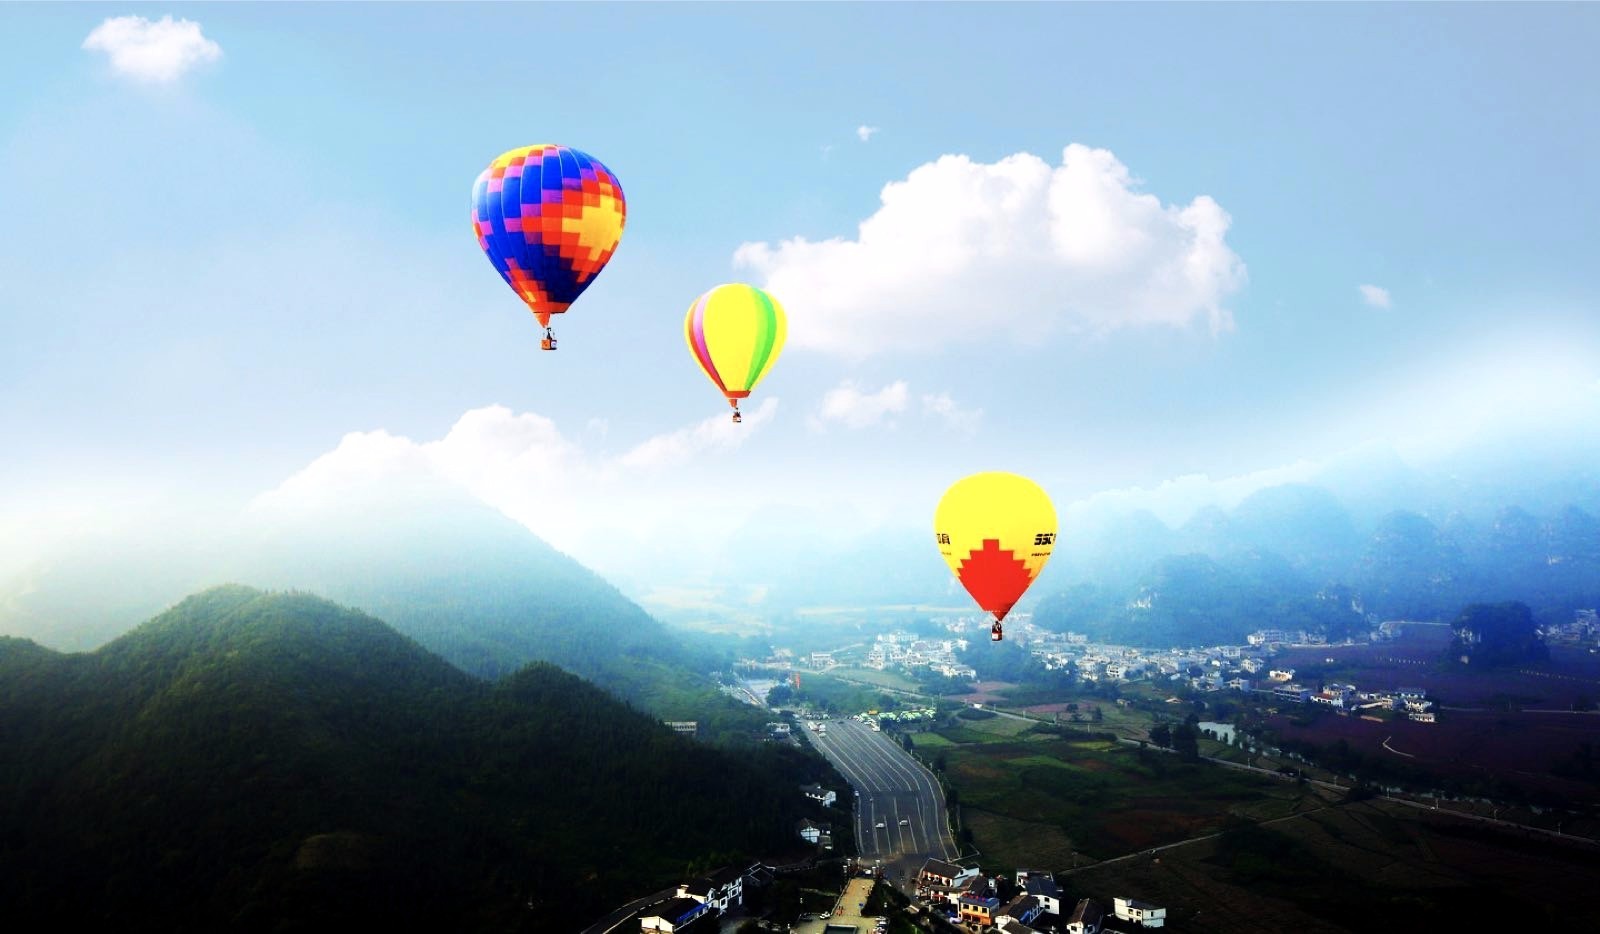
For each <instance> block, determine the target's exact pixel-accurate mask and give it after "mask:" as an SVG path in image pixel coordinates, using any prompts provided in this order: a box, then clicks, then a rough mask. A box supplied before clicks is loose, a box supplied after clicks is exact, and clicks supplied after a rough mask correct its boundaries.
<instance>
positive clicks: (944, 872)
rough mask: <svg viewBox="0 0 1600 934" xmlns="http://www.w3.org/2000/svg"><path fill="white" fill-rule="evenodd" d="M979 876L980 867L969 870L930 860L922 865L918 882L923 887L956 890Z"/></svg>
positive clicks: (940, 860)
mask: <svg viewBox="0 0 1600 934" xmlns="http://www.w3.org/2000/svg"><path fill="white" fill-rule="evenodd" d="M977 875H978V867H976V866H974V867H972V868H971V869H968V868H966V867H964V866H957V865H956V864H955V863H947V862H945V861H944V860H942V859H929V860H928V861H927V862H926V863H923V864H922V871H921V872H919V873H917V882H919V883H920V884H922V885H939V886H944V887H946V888H954V887H955V886H957V885H960V884H961V883H963V882H965V881H966V880H968V879H972V878H974V877H976V876H977Z"/></svg>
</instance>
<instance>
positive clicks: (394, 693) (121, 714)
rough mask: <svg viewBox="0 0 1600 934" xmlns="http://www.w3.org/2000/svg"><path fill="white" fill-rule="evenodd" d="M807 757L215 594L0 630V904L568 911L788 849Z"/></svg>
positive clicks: (310, 615)
mask: <svg viewBox="0 0 1600 934" xmlns="http://www.w3.org/2000/svg"><path fill="white" fill-rule="evenodd" d="M802 758H803V757H800V756H799V755H798V754H797V753H786V752H784V751H782V750H777V749H774V748H770V747H769V748H767V749H765V750H762V751H761V752H760V754H750V753H744V754H739V755H735V754H730V753H725V752H721V751H719V750H716V749H714V748H711V747H708V746H705V745H703V744H698V743H694V742H692V741H689V740H686V739H684V738H682V737H679V736H677V735H675V734H674V733H673V732H672V731H671V730H669V729H667V728H666V727H664V726H662V725H661V724H660V723H659V722H657V721H656V720H655V719H654V718H651V717H648V716H645V715H643V714H640V713H636V712H634V711H633V710H630V709H628V708H627V707H625V706H624V705H623V704H622V703H621V702H619V701H616V700H614V699H613V698H611V697H609V696H608V695H606V694H605V693H603V692H601V691H599V690H597V689H596V688H594V687H593V686H591V685H589V684H587V683H585V682H584V681H582V680H580V679H578V678H576V677H573V676H571V675H569V674H566V673H564V672H561V671H559V670H557V669H555V668H553V667H551V666H548V665H541V664H536V665H533V666H531V667H528V668H526V669H524V670H521V671H519V672H516V673H514V674H512V675H509V676H507V677H506V678H504V679H502V680H500V681H499V682H497V683H494V684H490V683H487V682H485V681H482V680H479V679H476V678H473V677H471V676H469V675H467V674H465V673H463V672H461V671H460V670H459V669H457V668H455V667H453V666H451V665H450V664H448V663H447V662H445V661H444V660H443V659H441V658H439V657H437V656H435V655H432V654H430V653H428V652H427V651H425V650H424V649H423V648H422V647H421V646H419V645H417V644H416V643H415V642H414V641H412V640H411V639H408V638H406V637H405V636H403V635H401V634H399V633H398V632H396V631H394V630H393V629H391V628H390V627H389V626H387V625H385V624H384V623H382V622H379V621H378V620H376V619H373V618H371V617H369V616H366V615H363V614H361V613H358V612H356V611H352V610H348V609H344V608H341V607H339V606H336V605H334V604H331V603H329V602H327V601H324V600H322V599H320V598H317V597H312V596H309V595H295V594H264V593H262V592H259V591H256V590H252V589H250V588H245V587H237V586H235V587H223V588H217V589H213V590H210V591H207V592H205V593H202V594H199V595H196V596H194V597H191V598H189V599H186V600H184V601H183V602H181V603H179V604H178V605H177V606H176V607H174V608H173V609H171V610H169V611H168V612H166V613H164V614H162V615H161V616H159V617H157V618H155V619H153V620H151V621H150V622H148V623H145V624H144V625H142V626H139V627H138V628H136V629H134V630H133V631H132V632H130V633H128V634H126V635H124V636H122V637H120V638H118V639H116V640H114V641H113V642H111V643H110V644H108V645H106V646H104V647H102V648H100V649H99V650H97V651H95V652H92V653H87V654H74V655H63V654H59V653H56V652H53V651H51V650H48V649H45V648H42V647H40V646H38V645H36V644H34V643H31V642H28V641H25V640H20V639H13V638H0V828H3V829H4V831H3V834H0V904H4V905H5V906H6V910H5V914H6V916H7V918H8V920H11V921H16V922H38V921H42V920H44V919H49V920H50V921H51V922H52V923H69V922H106V923H110V924H113V925H115V926H116V927H117V928H119V929H122V928H129V929H134V930H145V929H152V930H153V929H161V930H221V929H229V930H258V929H260V930H266V929H271V930H285V931H288V930H302V929H316V930H326V929H329V928H331V927H332V926H334V925H335V924H336V923H337V924H351V925H358V926H361V927H363V928H364V927H368V926H371V925H373V924H378V925H382V926H396V927H398V928H399V929H406V930H416V929H428V930H466V929H470V930H571V929H574V928H575V927H577V926H579V924H580V922H582V921H587V920H589V919H590V918H592V917H595V916H598V915H599V914H601V913H603V910H604V909H605V908H607V907H610V906H611V902H614V901H617V900H618V899H619V896H621V895H624V894H637V893H639V892H643V891H650V890H652V888H653V887H655V886H658V885H660V884H663V883H669V882H673V881H677V880H676V876H677V875H678V874H680V873H682V872H683V871H684V867H685V865H686V864H688V863H690V862H696V863H697V864H699V865H702V866H704V865H705V864H706V861H707V860H712V859H732V858H734V857H735V856H736V855H746V856H748V855H762V856H765V855H773V854H776V853H780V852H783V851H785V850H787V849H789V848H791V847H792V844H793V841H792V840H791V839H790V838H791V836H792V829H791V828H792V826H793V824H794V823H795V821H797V820H799V819H800V818H801V817H803V816H813V815H810V814H809V812H808V811H807V809H806V807H805V806H804V805H805V799H804V798H803V796H801V795H800V794H798V793H797V792H796V790H795V787H796V785H797V784H798V783H799V782H800V781H803V780H805V779H804V778H803V776H805V775H806V774H807V771H806V770H807V769H808V768H809V769H811V771H813V772H815V771H817V770H818V769H822V770H825V769H826V766H825V765H823V764H821V763H820V762H808V761H802ZM797 775H799V776H802V778H799V779H797V778H796V776H797ZM814 777H823V776H821V775H817V776H814Z"/></svg>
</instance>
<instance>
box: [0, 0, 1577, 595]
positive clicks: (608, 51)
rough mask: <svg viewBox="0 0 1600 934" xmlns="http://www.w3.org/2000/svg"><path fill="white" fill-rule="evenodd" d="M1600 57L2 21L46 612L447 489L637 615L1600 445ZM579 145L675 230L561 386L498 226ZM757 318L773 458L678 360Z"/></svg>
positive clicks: (467, 21) (1538, 26) (616, 284)
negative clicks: (779, 334) (497, 249)
mask: <svg viewBox="0 0 1600 934" xmlns="http://www.w3.org/2000/svg"><path fill="white" fill-rule="evenodd" d="M1597 46H1600V6H1596V5H1592V4H1566V5H1553V4H1552V5H1534V4H1519V5H1516V6H1514V7H1513V6H1511V5H1499V4H1416V5H1411V4H1381V5H1379V4H1288V3H1285V4H1267V3H1260V4H1234V5H1213V4H1183V5H1163V4H1152V3H1138V4H1017V5H1011V4H998V3H983V4H971V5H969V4H955V3H950V4H936V5H923V4H901V3H895V4H870V5H868V4H860V5H858V4H835V3H828V4H720V3H719V4H673V3H649V4H644V3H638V4H632V3H630V4H615V5H608V4H583V5H576V4H572V5H567V4H537V5H534V4H515V3H496V4H487V5H472V4H450V5H432V4H420V3H419V4H395V5H389V4H378V3H371V4H342V5H323V4H203V5H184V4H175V5H158V4H120V5H117V4H114V5H99V4H63V5H58V4H5V5H0V87H4V88H5V89H6V92H5V93H4V94H0V175H3V177H4V178H5V179H6V180H7V181H6V183H5V184H4V185H0V438H3V439H4V445H5V451H6V456H4V457H0V575H4V574H6V573H8V572H12V571H15V570H16V569H17V568H19V567H22V566H25V565H26V564H27V563H28V562H29V561H31V560H35V559H37V558H39V557H40V556H42V555H44V554H45V553H46V552H47V551H48V550H49V548H50V547H52V544H53V543H58V542H61V541H67V540H70V539H71V537H72V536H73V535H77V534H81V533H83V532H85V531H92V530H97V529H105V528H108V527H110V526H113V525H115V524H117V523H118V522H122V523H150V522H152V521H154V522H158V523H159V522H161V521H164V520H165V519H166V518H170V517H171V516H174V515H176V514H178V513H180V512H182V511H184V510H194V509H201V508H205V509H212V510H217V511H221V512H228V511H235V512H237V511H241V510H254V511H260V510H267V511H270V510H272V509H275V508H282V507H284V506H286V505H288V504H292V503H295V502H301V503H304V502H316V501H318V499H319V498H322V499H328V498H332V499H338V498H340V497H344V496H348V495H350V492H351V491H352V490H360V489H364V488H368V487H370V486H372V485H374V484H377V483H380V482H381V481H384V480H386V479H394V478H403V477H406V476H414V475H419V474H421V475H428V476H431V477H442V478H444V479H446V480H447V481H448V482H451V483H455V484H459V485H461V486H463V487H465V488H467V489H468V490H470V491H472V492H473V493H474V494H475V495H478V496H480V497H482V498H483V499H484V500H486V501H487V502H490V503H491V504H493V505H495V506H497V507H498V508H501V509H502V510H504V511H505V512H506V513H507V514H509V515H511V516H512V517H513V518H516V519H518V520H519V521H521V522H523V523H524V524H526V525H527V526H528V527H529V528H531V529H532V530H533V531H535V532H537V533H539V534H540V535H542V536H543V537H545V538H547V539H548V540H550V541H551V542H552V543H554V544H556V545H557V546H558V547H561V548H563V549H565V550H568V551H570V552H571V553H573V554H574V555H575V556H577V557H579V558H580V560H584V561H586V562H587V563H589V564H591V565H592V566H595V567H597V568H598V569H600V570H601V571H603V572H604V571H607V570H608V569H611V568H619V567H621V566H623V565H624V564H626V562H625V561H624V560H623V559H622V558H620V557H619V552H621V551H624V550H626V549H627V548H628V547H629V546H630V545H632V544H637V543H640V542H657V543H659V542H663V541H665V542H680V543H683V544H684V545H685V547H689V546H691V545H693V546H695V547H699V546H700V545H706V544H708V543H712V542H715V541H718V540H721V539H722V538H723V537H725V536H727V535H728V534H730V533H732V532H733V531H735V530H737V529H739V528H740V527H741V526H743V525H744V524H745V523H747V522H749V521H751V517H752V516H760V515H762V514H763V510H765V509H769V508H771V507H775V506H786V507H791V508H792V507H796V506H798V507H801V508H804V509H807V510H811V511H813V512H814V514H815V515H816V516H819V517H823V518H824V519H825V520H826V521H828V522H836V523H838V524H839V526H840V527H841V528H853V529H855V530H858V531H859V530H865V529H868V528H870V527H872V526H874V525H877V524H880V523H891V524H892V523H897V522H908V523H912V524H916V525H920V524H923V523H931V516H932V512H933V508H934V505H935V504H936V502H937V499H938V497H939V495H940V494H941V493H942V492H943V490H944V489H945V488H946V487H948V486H949V485H950V484H951V483H953V482H954V481H955V480H957V479H959V478H960V477H962V476H964V475H966V474H969V473H972V472H976V471H980V470H1011V471H1015V472H1018V473H1022V474H1024V475H1027V476H1030V477H1032V478H1034V479H1035V480H1037V481H1038V482H1040V483H1041V484H1042V485H1043V486H1044V487H1045V489H1046V490H1047V491H1048V492H1049V493H1050V495H1051V496H1052V498H1053V499H1054V500H1055V501H1056V502H1057V503H1058V504H1070V503H1076V502H1082V501H1085V500H1089V499H1091V498H1094V497H1097V496H1100V497H1105V496H1118V497H1122V498H1127V497H1129V496H1130V495H1131V496H1132V497H1133V498H1134V499H1135V500H1137V499H1138V498H1139V497H1140V496H1143V495H1145V494H1149V495H1150V496H1154V497H1157V498H1159V497H1160V496H1162V495H1167V496H1168V497H1169V498H1170V494H1171V493H1172V491H1173V490H1175V489H1181V490H1184V491H1186V492H1185V498H1184V503H1183V506H1184V508H1192V507H1193V506H1194V505H1195V504H1197V503H1199V502H1201V501H1203V500H1204V499H1205V498H1206V497H1207V496H1231V497H1233V498H1235V499H1236V498H1237V495H1238V491H1239V490H1240V489H1248V488H1249V487H1250V485H1251V483H1258V482H1267V480H1268V479H1271V478H1283V477H1291V478H1292V477H1294V476H1298V475H1300V474H1302V473H1304V470H1303V469H1302V468H1303V465H1304V464H1306V463H1308V462H1317V461H1320V460H1324V459H1328V458H1333V457H1336V456H1338V455H1339V454H1340V453H1341V452H1344V451H1348V450H1351V449H1355V448H1358V447H1360V446H1361V445H1363V444H1368V443H1371V442H1373V441H1375V440H1378V441H1385V442H1389V443H1393V444H1394V445H1396V446H1397V448H1398V449H1399V450H1401V451H1402V453H1403V454H1405V455H1406V456H1407V457H1410V458H1419V459H1426V458H1427V457H1430V456H1445V454H1447V453H1448V451H1449V450H1450V449H1451V448H1452V446H1454V445H1459V444H1460V443H1462V442H1463V441H1464V440H1465V439H1467V438H1469V437H1472V436H1474V434H1475V433H1479V434H1481V432H1482V431H1484V430H1486V427H1485V426H1486V425H1489V424H1490V423H1494V422H1497V421H1498V422H1507V423H1511V422H1521V423H1526V422H1527V421H1528V420H1529V419H1535V418H1537V417H1538V416H1540V415H1541V414H1546V415H1548V414H1550V413H1557V414H1559V415H1560V416H1561V418H1560V419H1558V421H1559V422H1560V423H1561V424H1562V425H1564V426H1565V427H1566V428H1567V429H1568V430H1573V426H1574V425H1576V429H1575V430H1578V431H1583V430H1584V429H1585V427H1586V426H1591V427H1593V429H1594V431H1595V432H1596V433H1600V419H1597V418H1595V416H1596V414H1597V413H1600V364H1597V361H1600V272H1597V269H1600V263H1597V262H1596V260H1595V244H1596V243H1600V173H1595V172H1594V171H1593V164H1594V154H1595V153H1596V152H1600V98H1597V97H1596V95H1595V94H1594V93H1593V89H1594V88H1595V87H1600V62H1597V60H1596V58H1595V56H1594V55H1593V54H1592V51H1593V49H1594V48H1596V47H1597ZM539 142H559V143H563V144H565V145H569V146H574V147H577V148H579V149H582V150H583V151H585V152H588V153H590V154H592V155H594V156H595V157H596V158H598V159H600V160H601V161H602V162H603V163H604V164H605V165H607V166H608V167H609V168H610V169H611V170H612V171H613V172H614V173H615V174H616V176H617V177H618V179H619V180H620V182H621V185H622V187H623V190H624V192H625V193H626V197H627V202H628V216H627V226H626V229H625V232H624V234H623V237H622V241H621V243H620V245H619V247H618V249H617V251H616V254H615V256H614V257H613V259H612V261H611V263H610V264H609V266H607V268H606V269H605V270H604V272H603V273H601V275H600V276H599V277H598V279H597V280H596V281H595V283H594V285H593V286H592V287H591V288H590V289H589V290H588V291H587V292H586V293H585V294H584V295H583V297H582V298H581V299H580V300H579V302H578V303H577V304H576V305H575V306H574V307H573V309H572V311H571V312H570V313H568V314H566V315H564V316H562V317H561V318H558V319H556V322H557V335H558V336H559V337H560V339H561V344H560V346H561V349H560V350H559V351H558V352H556V353H541V352H540V351H539V350H538V339H539V337H540V336H541V335H540V331H539V329H538V327H537V326H536V324H535V323H534V321H533V320H532V318H531V316H530V315H529V314H528V313H527V311H526V309H525V308H524V306H523V305H522V304H521V302H520V301H519V300H518V299H517V298H516V297H515V296H514V295H513V294H512V293H511V292H510V290H509V289H507V288H506V286H505V284H504V283H503V282H502V281H501V280H500V278H499V277H498V276H497V275H496V274H495V272H494V270H493V269H492V267H491V266H490V264H489V262H488V261H487V260H486V259H485V257H484V256H483V255H482V253H481V251H480V250H479V248H478V245H477V243H476V240H475V238H474V237H473V235H472V233H471V232H470V231H469V226H468V222H467V218H468V198H469V195H470V189H471V185H472V182H473V180H474V179H475V178H476V176H477V174H478V173H479V172H480V171H481V170H482V169H483V167H484V166H485V165H487V164H488V162H489V161H490V160H491V159H492V158H494V157H495V156H496V155H498V154H499V153H501V152H503V151H505V150H508V149H512V148H515V147H518V146H525V145H530V144H533V143H539ZM734 281H744V282H750V283H752V284H755V285H759V286H762V287H764V288H767V289H768V290H769V291H771V292H772V293H773V294H774V295H775V296H777V297H778V298H779V300H780V301H781V302H782V303H783V304H784V306H785V308H786V309H787V312H788V316H789V322H790V325H789V326H790V336H789V343H788V345H787V346H786V348H785V349H784V351H783V354H782V356H781V358H780V359H779V361H778V362H777V364H776V366H775V367H774V369H773V370H772V372H771V374H770V375H769V376H768V377H767V379H766V380H765V381H764V382H763V383H762V384H761V385H760V386H759V387H758V389H757V390H756V393H755V394H754V396H753V397H752V398H751V399H750V400H749V401H748V403H747V404H746V405H745V410H746V412H747V417H746V419H745V421H744V423H743V424H742V425H733V424H732V423H731V422H729V420H728V410H727V406H726V404H725V403H724V402H723V400H722V399H721V397H720V394H719V393H718V392H717V391H716V390H715V389H714V387H713V386H712V385H711V384H710V383H709V382H708V381H707V379H706V378H705V376H704V375H703V374H702V373H701V372H700V371H699V369H698V368H697V367H696V366H695V364H694V362H693V360H692V358H691V357H690V355H689V352H688V350H687V348H686V347H685V346H684V342H683V337H682V321H683V315H684V312H685V310H686V309H687V308H688V307H689V305H690V304H691V302H692V301H693V300H694V299H695V297H696V296H698V295H699V294H701V293H702V292H704V291H706V290H707V289H709V288H711V287H712V286H714V285H717V284H719V283H723V282H734ZM1574 418H1576V419H1577V420H1578V421H1577V422H1574V421H1573V419H1574ZM1586 419H1588V420H1587V421H1585V420H1586ZM1296 465H1301V466H1300V467H1297V466H1296ZM1252 477H1254V478H1266V479H1258V480H1256V481H1252V480H1251V479H1250V478H1252ZM1162 491H1166V492H1165V493H1162ZM1168 505H1169V506H1170V505H1171V504H1170V503H1169V504H1168ZM1179 511H1180V512H1181V510H1179ZM929 553H930V560H932V556H933V554H934V549H933V547H932V546H931V544H930V548H929Z"/></svg>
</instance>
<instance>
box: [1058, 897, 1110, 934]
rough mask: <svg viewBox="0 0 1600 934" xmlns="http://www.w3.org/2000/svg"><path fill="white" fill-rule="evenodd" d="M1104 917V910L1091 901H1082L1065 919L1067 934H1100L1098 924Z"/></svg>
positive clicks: (1086, 899)
mask: <svg viewBox="0 0 1600 934" xmlns="http://www.w3.org/2000/svg"><path fill="white" fill-rule="evenodd" d="M1105 916H1106V913H1105V909H1103V908H1101V907H1100V905H1099V903H1097V902H1095V901H1094V900H1093V899H1088V898H1085V899H1082V900H1080V901H1079V902H1078V907H1077V908H1075V909H1073V911H1072V917H1070V918H1068V919H1067V934H1100V924H1101V921H1102V920H1104V918H1105Z"/></svg>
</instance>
